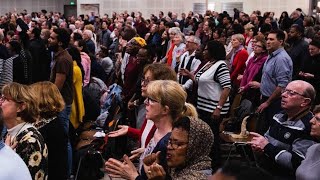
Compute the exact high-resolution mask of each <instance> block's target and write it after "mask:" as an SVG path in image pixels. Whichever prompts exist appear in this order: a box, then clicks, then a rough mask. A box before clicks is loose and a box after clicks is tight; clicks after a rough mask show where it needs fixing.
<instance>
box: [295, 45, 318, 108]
mask: <svg viewBox="0 0 320 180" xmlns="http://www.w3.org/2000/svg"><path fill="white" fill-rule="evenodd" d="M309 54H310V57H309V58H308V59H307V60H306V62H304V63H303V64H302V68H301V71H300V72H299V74H298V75H299V77H298V79H301V80H304V81H307V82H309V83H310V84H312V86H313V87H314V88H315V89H316V92H317V95H316V100H315V105H318V104H320V95H319V94H318V93H320V86H319V84H320V40H319V39H313V40H312V41H311V42H310V43H309Z"/></svg>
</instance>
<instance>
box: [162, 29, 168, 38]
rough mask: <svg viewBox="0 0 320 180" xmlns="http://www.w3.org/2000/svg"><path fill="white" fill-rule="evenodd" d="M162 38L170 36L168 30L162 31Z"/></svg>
mask: <svg viewBox="0 0 320 180" xmlns="http://www.w3.org/2000/svg"><path fill="white" fill-rule="evenodd" d="M161 38H162V39H167V38H168V34H167V31H164V32H163V33H162V36H161Z"/></svg>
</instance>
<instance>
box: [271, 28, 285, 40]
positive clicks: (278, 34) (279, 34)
mask: <svg viewBox="0 0 320 180" xmlns="http://www.w3.org/2000/svg"><path fill="white" fill-rule="evenodd" d="M269 34H276V37H277V39H278V40H282V41H284V39H285V38H286V35H285V34H284V32H283V31H282V30H280V29H277V30H272V31H270V33H269Z"/></svg>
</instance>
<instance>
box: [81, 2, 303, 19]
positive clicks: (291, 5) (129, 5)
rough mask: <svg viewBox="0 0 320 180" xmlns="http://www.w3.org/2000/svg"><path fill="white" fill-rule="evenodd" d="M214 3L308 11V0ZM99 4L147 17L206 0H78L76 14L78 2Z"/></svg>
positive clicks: (104, 10) (108, 9) (250, 8)
mask: <svg viewBox="0 0 320 180" xmlns="http://www.w3.org/2000/svg"><path fill="white" fill-rule="evenodd" d="M208 2H209V3H210V2H214V3H215V10H216V11H218V12H221V7H222V5H221V3H222V2H243V8H244V9H243V10H244V11H245V12H247V13H251V12H252V11H254V10H261V11H262V12H265V11H274V12H275V13H276V17H279V16H280V13H281V12H282V11H288V13H289V14H290V13H291V12H292V11H293V10H294V9H296V8H297V7H300V8H301V9H302V10H303V11H304V12H305V13H308V8H309V0H208ZM90 3H91V4H100V15H102V14H104V13H107V14H109V15H111V14H112V12H113V11H115V12H123V11H124V10H128V12H129V13H130V12H131V11H134V12H137V11H141V12H142V13H143V16H145V17H149V15H150V14H151V13H153V14H156V15H158V12H159V11H160V10H161V11H164V13H165V14H166V13H167V12H168V11H173V12H177V13H178V14H179V15H180V14H181V13H182V12H186V13H187V12H188V11H190V10H192V8H193V3H206V0H90V1H89V0H78V1H77V6H78V14H81V13H82V12H81V10H80V4H90Z"/></svg>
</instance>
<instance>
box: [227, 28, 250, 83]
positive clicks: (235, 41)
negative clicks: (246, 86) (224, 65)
mask: <svg viewBox="0 0 320 180" xmlns="http://www.w3.org/2000/svg"><path fill="white" fill-rule="evenodd" d="M244 44H245V39H244V36H243V35H242V34H234V35H232V37H231V45H232V48H233V53H232V55H231V59H230V78H231V82H232V84H233V85H234V86H235V87H236V89H237V88H238V87H239V85H240V81H241V76H240V77H238V76H239V75H242V74H243V71H244V69H245V68H246V61H247V59H248V56H249V55H248V52H247V50H246V49H245V48H244Z"/></svg>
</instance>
